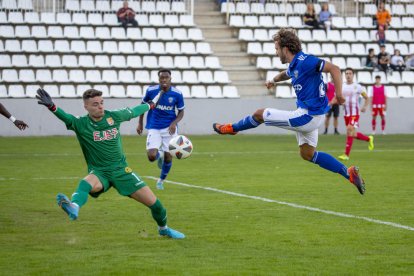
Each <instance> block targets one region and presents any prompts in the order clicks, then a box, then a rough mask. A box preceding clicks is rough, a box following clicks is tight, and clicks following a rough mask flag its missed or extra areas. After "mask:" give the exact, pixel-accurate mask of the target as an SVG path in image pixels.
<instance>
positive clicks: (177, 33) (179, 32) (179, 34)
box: [173, 28, 188, 40]
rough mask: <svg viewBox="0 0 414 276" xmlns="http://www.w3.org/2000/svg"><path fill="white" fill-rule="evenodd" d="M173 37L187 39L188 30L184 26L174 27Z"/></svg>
mask: <svg viewBox="0 0 414 276" xmlns="http://www.w3.org/2000/svg"><path fill="white" fill-rule="evenodd" d="M173 38H174V39H175V40H187V39H188V36H187V30H186V29H184V28H174V29H173Z"/></svg>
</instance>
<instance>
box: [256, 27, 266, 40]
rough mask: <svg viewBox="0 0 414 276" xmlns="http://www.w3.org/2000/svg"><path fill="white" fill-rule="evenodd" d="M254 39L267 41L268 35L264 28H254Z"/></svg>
mask: <svg viewBox="0 0 414 276" xmlns="http://www.w3.org/2000/svg"><path fill="white" fill-rule="evenodd" d="M254 40H256V41H269V35H268V33H267V30H266V29H255V30H254Z"/></svg>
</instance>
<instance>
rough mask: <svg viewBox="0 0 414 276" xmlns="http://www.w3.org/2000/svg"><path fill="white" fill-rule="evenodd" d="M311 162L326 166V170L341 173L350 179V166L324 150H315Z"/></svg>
mask: <svg viewBox="0 0 414 276" xmlns="http://www.w3.org/2000/svg"><path fill="white" fill-rule="evenodd" d="M311 162H313V163H315V164H318V165H319V166H320V167H322V168H324V169H325V170H328V171H331V172H334V173H339V174H340V175H342V176H343V177H345V178H346V179H349V175H348V168H347V167H346V166H345V165H344V164H342V163H341V162H339V161H338V160H336V159H335V158H334V157H333V156H332V155H330V154H327V153H325V152H322V151H315V153H314V154H313V157H312V160H311Z"/></svg>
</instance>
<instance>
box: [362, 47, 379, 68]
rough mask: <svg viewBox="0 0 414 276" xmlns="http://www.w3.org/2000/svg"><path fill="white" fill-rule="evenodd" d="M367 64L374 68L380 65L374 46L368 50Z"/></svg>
mask: <svg viewBox="0 0 414 276" xmlns="http://www.w3.org/2000/svg"><path fill="white" fill-rule="evenodd" d="M365 66H366V67H369V68H373V69H376V68H377V66H378V58H377V56H376V55H375V51H374V49H372V48H370V49H369V50H368V56H367V61H366V63H365Z"/></svg>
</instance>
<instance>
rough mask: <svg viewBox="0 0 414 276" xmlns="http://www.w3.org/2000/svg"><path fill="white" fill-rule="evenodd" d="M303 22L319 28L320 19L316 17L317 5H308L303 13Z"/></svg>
mask: <svg viewBox="0 0 414 276" xmlns="http://www.w3.org/2000/svg"><path fill="white" fill-rule="evenodd" d="M303 23H304V24H305V25H307V26H311V27H313V28H318V20H317V19H316V13H315V7H314V6H313V4H312V3H308V4H307V6H306V12H305V14H304V15H303Z"/></svg>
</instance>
